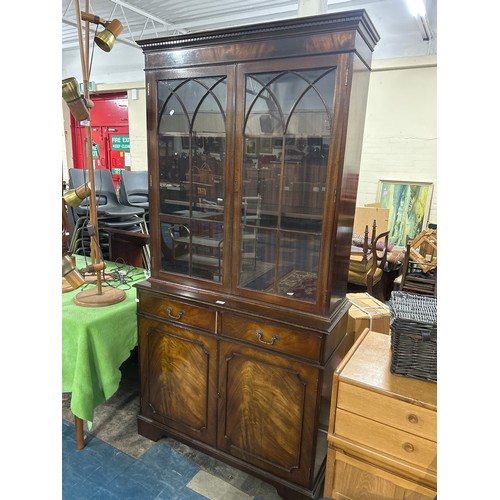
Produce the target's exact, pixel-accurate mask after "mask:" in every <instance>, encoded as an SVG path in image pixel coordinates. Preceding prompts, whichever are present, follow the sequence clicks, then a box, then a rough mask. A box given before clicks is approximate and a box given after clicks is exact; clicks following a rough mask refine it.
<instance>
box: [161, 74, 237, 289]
mask: <svg viewBox="0 0 500 500" xmlns="http://www.w3.org/2000/svg"><path fill="white" fill-rule="evenodd" d="M156 86H157V87H156V92H157V117H156V119H157V142H158V143H157V152H156V153H157V158H158V177H159V179H158V180H159V182H158V189H159V203H158V205H159V207H158V208H159V221H160V227H159V233H160V234H159V246H160V252H159V253H160V255H161V258H160V270H161V271H162V272H163V271H164V272H168V273H173V274H177V275H181V276H185V277H189V278H198V279H204V280H208V281H211V282H215V283H222V281H223V269H224V257H225V255H224V239H225V235H224V227H225V225H224V217H225V205H226V203H225V201H226V200H225V181H226V158H227V147H228V144H227V137H226V129H227V126H228V125H227V113H228V108H227V102H228V76H227V75H226V74H225V73H224V72H221V73H218V74H208V75H207V74H204V73H198V74H196V75H191V74H186V72H184V73H182V72H179V73H178V75H177V74H176V73H175V72H169V76H168V78H164V79H159V80H158V81H157V82H156Z"/></svg>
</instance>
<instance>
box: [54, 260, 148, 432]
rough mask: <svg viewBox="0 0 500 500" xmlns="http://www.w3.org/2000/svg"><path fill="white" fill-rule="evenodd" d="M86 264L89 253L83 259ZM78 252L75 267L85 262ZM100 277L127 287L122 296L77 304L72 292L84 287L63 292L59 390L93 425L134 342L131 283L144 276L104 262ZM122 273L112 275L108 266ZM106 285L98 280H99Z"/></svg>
mask: <svg viewBox="0 0 500 500" xmlns="http://www.w3.org/2000/svg"><path fill="white" fill-rule="evenodd" d="M87 263H89V264H90V259H87ZM85 264H86V263H85V260H84V258H83V257H82V256H77V268H82V267H84V266H85ZM106 264H107V266H108V267H107V268H106V270H105V273H106V274H105V278H106V280H108V277H109V282H110V283H112V284H113V285H115V286H116V285H118V286H119V288H121V289H123V290H124V291H125V293H126V297H125V300H123V301H122V302H119V303H118V304H113V305H110V306H104V307H82V306H77V305H75V304H74V302H73V297H74V296H75V295H76V294H77V293H79V292H80V291H82V290H83V289H87V288H89V287H95V285H84V286H83V287H82V288H79V289H78V290H73V291H71V292H67V293H63V294H62V358H63V359H62V392H71V393H72V395H71V411H72V412H73V414H74V415H75V416H77V417H80V418H81V419H82V420H87V421H88V425H89V428H91V427H92V420H93V416H94V408H95V407H96V406H98V405H100V404H101V403H103V402H104V401H106V400H107V399H109V398H110V397H111V396H112V395H113V394H114V393H115V392H116V390H117V389H118V385H119V383H120V380H121V372H120V369H119V368H120V366H121V364H122V363H123V362H124V361H125V360H126V359H127V358H128V357H129V356H130V352H131V351H132V349H133V348H134V347H135V346H136V345H137V316H136V312H137V307H136V301H135V299H136V289H135V287H134V286H133V285H134V284H135V283H138V282H140V281H143V280H144V279H145V278H144V270H143V269H139V268H134V267H131V266H124V265H121V264H117V263H112V262H107V263H106ZM117 268H118V269H120V270H121V271H122V273H121V276H122V277H121V279H122V281H123V284H120V282H119V281H113V279H112V278H113V277H115V276H116V274H115V275H114V276H113V274H111V273H112V271H113V270H116V269H117ZM104 285H105V283H104V281H103V286H104Z"/></svg>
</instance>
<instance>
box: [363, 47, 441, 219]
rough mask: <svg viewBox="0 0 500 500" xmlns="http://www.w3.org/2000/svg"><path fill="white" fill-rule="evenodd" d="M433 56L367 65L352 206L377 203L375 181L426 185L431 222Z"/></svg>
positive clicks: (434, 130) (434, 209) (434, 213)
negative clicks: (366, 90) (367, 82)
mask: <svg viewBox="0 0 500 500" xmlns="http://www.w3.org/2000/svg"><path fill="white" fill-rule="evenodd" d="M436 77H437V63H436V57H435V56H425V57H412V58H402V59H392V60H389V59H385V60H381V61H375V62H374V63H373V65H372V74H371V77H370V88H369V93H368V104H367V114H366V122H365V132H364V138H363V152H362V157H361V169H360V177H359V187H358V198H357V206H364V205H365V204H367V203H375V202H377V201H378V200H377V198H376V197H377V190H378V183H379V180H399V181H406V182H407V181H418V182H432V183H433V184H434V192H433V196H432V203H431V211H430V216H429V221H430V222H436V223H437V165H436V154H437V152H436V149H437V118H436V115H437V110H436V106H437V103H436V100H437V99H436V91H437V89H436V84H437V82H436Z"/></svg>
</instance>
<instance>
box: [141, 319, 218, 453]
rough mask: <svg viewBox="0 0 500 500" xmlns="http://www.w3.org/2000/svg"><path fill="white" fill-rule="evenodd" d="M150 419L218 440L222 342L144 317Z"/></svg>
mask: <svg viewBox="0 0 500 500" xmlns="http://www.w3.org/2000/svg"><path fill="white" fill-rule="evenodd" d="M139 335H140V339H139V346H140V363H141V409H140V415H141V417H143V418H144V419H148V420H151V421H154V422H156V423H158V424H160V425H162V426H165V427H166V428H168V429H170V430H172V431H173V432H180V433H182V434H183V435H186V436H190V437H192V438H193V439H196V440H199V441H201V442H204V443H207V444H210V445H215V437H216V405H217V386H216V381H217V378H216V377H217V360H216V355H217V342H216V340H215V338H214V337H213V336H211V335H207V334H205V333H200V332H199V331H196V330H193V329H185V328H182V327H179V326H176V325H174V324H171V323H167V322H163V321H156V320H151V319H145V318H140V319H139Z"/></svg>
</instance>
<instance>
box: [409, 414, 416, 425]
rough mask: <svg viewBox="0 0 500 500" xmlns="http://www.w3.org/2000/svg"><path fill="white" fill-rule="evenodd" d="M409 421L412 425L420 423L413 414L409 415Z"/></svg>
mask: <svg viewBox="0 0 500 500" xmlns="http://www.w3.org/2000/svg"><path fill="white" fill-rule="evenodd" d="M407 419H408V422H410V424H416V423H418V417H417V416H416V415H414V414H413V413H410V414H409V415H408V417H407Z"/></svg>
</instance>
